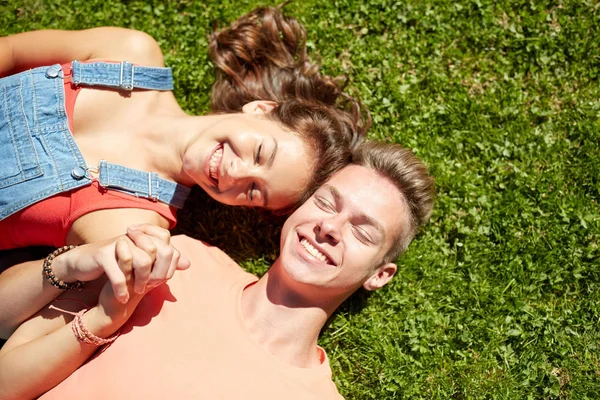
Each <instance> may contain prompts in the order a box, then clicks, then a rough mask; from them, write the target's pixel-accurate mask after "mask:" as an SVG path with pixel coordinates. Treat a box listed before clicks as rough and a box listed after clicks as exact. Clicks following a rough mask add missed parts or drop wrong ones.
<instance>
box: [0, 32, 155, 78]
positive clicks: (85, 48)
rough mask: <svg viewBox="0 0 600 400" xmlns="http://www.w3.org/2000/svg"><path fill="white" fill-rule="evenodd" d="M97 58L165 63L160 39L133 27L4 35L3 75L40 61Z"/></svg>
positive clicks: (0, 41) (0, 59)
mask: <svg viewBox="0 0 600 400" xmlns="http://www.w3.org/2000/svg"><path fill="white" fill-rule="evenodd" d="M93 59H103V60H115V61H120V60H127V61H129V62H132V63H136V64H145V65H152V66H158V67H161V66H164V60H163V55H162V52H161V50H160V47H159V46H158V43H156V40H154V39H153V38H152V37H151V36H150V35H148V34H146V33H144V32H140V31H134V30H131V29H124V28H116V27H101V28H92V29H86V30H81V31H63V30H42V31H33V32H25V33H19V34H16V35H11V36H6V37H2V38H0V77H2V76H7V75H11V74H14V73H17V72H21V71H24V70H26V69H29V68H34V67H37V66H40V65H50V64H57V63H59V64H63V63H67V62H71V61H73V60H79V61H87V60H93Z"/></svg>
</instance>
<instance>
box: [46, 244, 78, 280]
mask: <svg viewBox="0 0 600 400" xmlns="http://www.w3.org/2000/svg"><path fill="white" fill-rule="evenodd" d="M72 258H73V253H71V252H65V253H62V254H60V255H58V256H57V257H56V258H54V260H52V272H53V273H54V276H56V279H58V280H59V281H63V282H66V283H71V282H75V281H77V278H74V277H72V276H69V270H71V265H72Z"/></svg>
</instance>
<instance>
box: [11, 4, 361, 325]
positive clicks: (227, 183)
mask: <svg viewBox="0 0 600 400" xmlns="http://www.w3.org/2000/svg"><path fill="white" fill-rule="evenodd" d="M210 54H211V58H212V60H213V62H214V63H215V65H216V67H217V79H216V83H215V85H214V87H213V92H212V98H211V99H212V108H213V111H215V112H214V113H213V114H210V115H204V116H190V115H188V114H186V113H185V112H184V111H183V110H182V109H181V108H180V107H179V105H178V104H177V101H176V100H175V98H174V96H173V94H172V93H171V91H170V89H171V88H172V78H171V73H170V69H168V68H164V65H163V55H162V53H161V50H160V48H159V47H158V45H157V43H156V42H155V41H154V39H152V38H151V37H149V36H148V35H146V34H144V33H141V32H136V31H130V30H125V29H120V28H95V29H89V30H84V31H36V32H28V33H22V34H17V35H14V36H9V37H5V38H0V76H5V78H3V79H1V80H0V114H1V115H2V118H0V154H1V155H2V157H0V219H1V220H0V231H1V232H2V235H0V249H6V248H14V247H24V246H31V245H51V246H57V247H58V246H63V245H65V244H73V245H77V244H82V243H89V242H94V241H99V240H103V239H106V238H110V237H114V236H116V235H117V234H119V233H121V232H123V231H124V230H125V228H126V227H127V226H129V225H131V224H139V223H152V224H155V225H158V226H161V227H164V228H167V227H173V226H174V224H175V211H174V207H180V206H181V205H182V204H183V202H184V201H185V198H186V196H187V194H188V193H189V187H190V186H193V185H195V184H198V185H200V186H201V187H202V188H203V189H204V190H205V191H206V192H207V193H209V194H210V195H211V196H212V197H213V198H215V199H216V200H218V201H221V202H223V203H226V204H230V205H244V206H256V207H264V208H268V209H273V210H279V211H282V210H289V209H291V208H293V207H294V206H295V205H296V204H298V203H300V202H302V201H303V199H304V198H306V197H307V196H308V195H310V193H311V191H312V190H313V188H315V187H318V185H320V184H321V183H322V182H323V181H324V179H326V178H327V176H329V175H330V174H331V173H332V172H335V171H336V170H337V169H339V168H340V167H341V166H343V165H344V164H345V163H346V162H347V161H348V159H349V157H350V156H349V147H350V146H352V145H353V144H355V143H357V142H358V141H360V139H361V138H362V137H363V136H364V134H365V132H366V130H367V129H368V125H369V118H368V116H367V117H366V118H363V114H364V113H363V112H362V110H361V107H360V106H359V103H358V102H357V101H356V100H354V99H352V98H350V97H348V96H347V95H345V94H343V93H342V89H341V86H342V85H341V82H340V81H339V80H337V79H332V78H329V77H324V76H321V75H320V74H319V72H318V68H317V67H316V66H315V65H313V64H311V63H310V62H309V60H308V57H307V54H306V47H305V32H304V29H303V27H302V26H301V25H300V24H299V23H298V22H297V21H296V20H294V19H292V18H286V17H284V16H283V15H282V14H281V12H280V10H279V8H266V9H257V10H254V11H253V12H251V13H249V14H248V15H246V16H244V17H242V18H240V19H239V20H238V21H236V22H235V23H234V24H233V25H232V26H231V27H229V28H227V29H225V30H223V31H221V32H218V33H215V34H214V35H213V36H212V38H211V44H210ZM73 60H78V61H73ZM123 60H127V61H123ZM40 65H43V67H39V66H40ZM29 68H33V69H29ZM21 71H23V72H21ZM11 74H13V75H11ZM40 265H41V261H39V262H37V264H36V263H33V264H32V263H27V264H22V265H19V266H14V267H12V268H9V270H8V271H6V272H5V273H3V274H2V275H0V304H8V302H5V301H4V300H5V299H9V298H10V299H12V300H14V298H15V296H17V297H18V298H20V299H22V303H23V304H30V303H31V302H32V301H33V299H34V298H35V297H36V296H37V295H38V294H39V292H40V291H41V290H42V285H39V282H38V280H39V275H40V274H39V266H40ZM25 266H27V268H29V270H27V271H25V270H24V268H25ZM36 268H37V270H36ZM141 271H142V272H139V276H140V279H139V282H141V286H145V283H147V282H148V279H149V277H150V271H149V270H148V269H147V268H146V269H143V268H142V269H141ZM28 276H29V277H30V279H31V282H32V286H36V285H37V286H36V287H37V290H32V291H30V292H28V294H27V295H23V294H22V293H23V290H22V288H23V286H22V285H23V284H24V283H23V282H25V281H24V279H25V277H28ZM137 277H138V270H137V269H136V278H137ZM154 278H156V279H158V280H160V279H159V277H154ZM162 278H164V276H163V277H162ZM34 282H35V284H34ZM140 290H142V289H141V288H140ZM118 295H119V296H121V299H122V300H123V301H124V300H125V297H126V293H125V292H120V293H119V294H118ZM5 296H7V297H5ZM21 296H26V297H21ZM43 300H47V299H44V297H43V296H42V297H40V298H39V300H38V301H43ZM34 307H37V305H35V306H34ZM35 309H39V307H37V308H35ZM19 310H20V308H19V307H16V308H12V309H11V310H5V309H4V307H2V306H0V324H1V323H2V321H4V320H3V318H5V317H6V318H8V319H7V320H11V321H13V322H15V321H17V322H18V321H22V318H23V317H27V316H29V315H31V314H29V313H28V312H25V313H24V314H21V313H20V311H19ZM15 313H16V314H19V317H18V318H17V320H12V318H13V317H14V316H15V315H16V314H15ZM11 324H12V323H11Z"/></svg>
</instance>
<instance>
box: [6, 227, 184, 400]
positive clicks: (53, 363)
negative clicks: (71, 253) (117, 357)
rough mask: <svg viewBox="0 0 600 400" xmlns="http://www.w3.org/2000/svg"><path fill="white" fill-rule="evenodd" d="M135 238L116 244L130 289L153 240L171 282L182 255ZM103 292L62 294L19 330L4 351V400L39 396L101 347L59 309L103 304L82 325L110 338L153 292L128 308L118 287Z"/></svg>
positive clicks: (134, 299)
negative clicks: (78, 333)
mask: <svg viewBox="0 0 600 400" xmlns="http://www.w3.org/2000/svg"><path fill="white" fill-rule="evenodd" d="M129 236H130V238H131V239H132V240H133V241H131V240H129V239H126V238H125V237H121V238H119V239H117V240H116V241H114V243H113V244H114V246H115V247H114V253H113V263H115V264H118V266H119V268H120V270H121V271H122V272H123V273H124V275H125V276H126V279H127V284H128V286H129V287H131V285H132V284H133V266H134V264H135V262H136V259H137V258H138V257H139V256H140V255H143V254H145V251H144V250H142V249H141V248H140V247H139V246H140V245H141V246H146V243H144V241H152V242H153V243H154V245H155V246H156V247H157V249H158V251H157V254H158V256H157V259H156V262H166V263H168V264H169V271H168V273H167V274H166V277H165V280H166V279H169V278H171V277H172V276H173V274H174V272H175V270H176V269H177V267H178V265H180V264H181V262H180V260H179V253H177V252H175V253H171V252H170V251H169V250H168V249H169V248H170V246H169V245H167V244H166V243H164V241H162V240H158V239H156V238H155V237H153V236H151V235H147V234H145V233H142V234H140V235H137V234H133V235H132V234H131V233H130V234H129ZM107 246H108V245H107ZM82 249H84V250H86V251H88V252H94V251H98V250H97V249H95V248H92V247H89V246H83V247H82ZM168 254H171V256H168ZM188 266H189V263H188ZM100 287H102V282H101V281H99V280H97V281H95V282H93V283H91V284H90V285H89V287H86V290H84V291H82V292H73V293H64V294H62V295H61V296H60V297H59V298H58V299H57V300H55V301H53V302H52V303H51V304H50V305H49V306H48V307H46V308H44V309H43V310H41V311H40V312H39V313H38V314H37V315H35V316H34V317H33V318H31V319H30V320H28V321H27V322H25V323H24V324H22V325H21V326H20V327H19V328H18V329H17V331H16V332H15V333H14V334H13V335H12V336H11V337H10V339H9V340H8V341H7V342H6V344H5V345H4V347H3V348H2V349H0V399H2V400H5V399H25V398H34V397H36V396H39V395H40V394H42V393H44V392H45V391H47V390H49V389H50V388H52V387H54V386H55V385H57V384H58V383H59V382H61V381H62V380H64V379H65V378H66V377H67V376H69V375H70V374H71V373H72V372H73V371H74V370H75V369H77V368H78V367H79V366H80V365H81V364H82V363H83V362H85V360H86V359H87V358H88V357H89V356H91V355H92V354H93V353H94V352H95V351H96V349H97V347H96V346H92V345H88V344H84V343H81V342H80V341H79V340H77V338H76V337H75V335H74V333H73V331H72V328H71V326H70V324H69V322H71V321H72V319H73V318H72V316H71V315H70V314H68V313H65V312H63V311H60V310H57V308H59V309H61V310H66V311H68V312H77V311H79V310H80V309H82V307H81V306H80V305H78V304H81V303H84V304H90V303H92V304H93V303H94V302H95V300H96V299H98V305H97V306H95V307H93V308H91V309H90V310H89V311H87V312H86V313H85V314H84V315H83V316H82V322H83V325H84V326H85V327H86V329H87V330H88V331H90V332H91V333H92V334H94V335H96V336H98V337H108V336H110V335H112V334H113V333H114V332H115V331H116V330H117V329H119V328H120V327H121V326H122V325H123V324H124V323H125V321H126V320H127V319H128V318H129V316H130V315H131V314H132V313H133V311H134V310H135V307H137V305H138V303H139V301H140V300H141V299H142V297H143V296H144V295H145V294H146V293H147V292H148V291H150V290H151V288H150V287H148V288H147V289H146V290H145V291H144V292H143V293H141V294H135V293H134V294H132V296H131V298H130V300H129V301H128V302H127V303H126V304H122V303H119V302H117V301H116V300H115V296H114V293H113V292H112V286H111V285H110V284H109V283H108V282H107V283H106V284H104V287H103V288H102V292H101V293H100V297H99V298H98V292H99V288H100ZM40 360H44V362H40Z"/></svg>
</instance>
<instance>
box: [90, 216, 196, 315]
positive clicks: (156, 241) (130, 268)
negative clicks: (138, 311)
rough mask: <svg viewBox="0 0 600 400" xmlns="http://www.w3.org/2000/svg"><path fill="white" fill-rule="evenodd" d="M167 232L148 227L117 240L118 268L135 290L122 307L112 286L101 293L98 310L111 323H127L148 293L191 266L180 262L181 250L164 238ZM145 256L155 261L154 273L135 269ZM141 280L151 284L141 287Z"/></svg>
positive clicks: (185, 262) (128, 285)
mask: <svg viewBox="0 0 600 400" xmlns="http://www.w3.org/2000/svg"><path fill="white" fill-rule="evenodd" d="M165 232H166V233H167V234H168V231H165V230H163V229H161V228H158V227H156V226H154V225H148V226H143V227H141V228H139V229H136V228H132V229H128V231H127V237H125V236H123V237H120V238H119V239H118V240H117V242H116V244H115V248H116V255H117V259H118V265H119V268H120V270H121V272H122V273H123V275H124V276H125V280H126V285H127V287H128V289H132V288H135V290H134V291H133V292H132V291H131V290H130V293H132V294H131V296H130V298H129V299H128V301H127V302H126V303H124V304H123V303H121V302H119V301H117V300H116V298H115V297H116V296H115V292H114V288H113V285H112V284H111V283H110V282H106V284H105V285H104V287H103V288H102V291H101V292H100V297H99V299H98V306H97V308H98V309H99V311H100V314H101V315H104V316H105V317H107V318H108V320H110V321H111V322H112V323H118V324H119V325H120V324H122V323H124V322H125V321H126V320H127V319H129V316H130V315H131V314H132V313H133V311H134V310H135V308H136V307H137V305H138V303H139V302H140V300H141V299H142V298H143V297H144V296H145V295H146V294H147V293H148V292H150V291H151V290H152V289H154V288H155V287H157V286H159V285H161V284H163V283H164V282H166V281H167V280H169V279H171V278H172V277H173V274H174V273H175V271H176V270H178V269H187V268H188V267H189V265H190V263H189V261H187V260H184V261H181V256H180V253H179V251H177V250H176V249H174V248H173V247H172V246H171V245H169V244H168V242H169V240H168V239H170V237H165V236H164V233H165ZM145 255H151V256H152V257H153V258H154V259H155V261H154V267H153V268H152V271H151V272H149V271H143V272H140V271H138V270H136V269H135V265H136V257H139V256H142V257H143V256H145ZM148 273H149V276H148ZM140 281H142V282H148V284H140V283H139V282H140ZM140 289H141V290H140Z"/></svg>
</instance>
